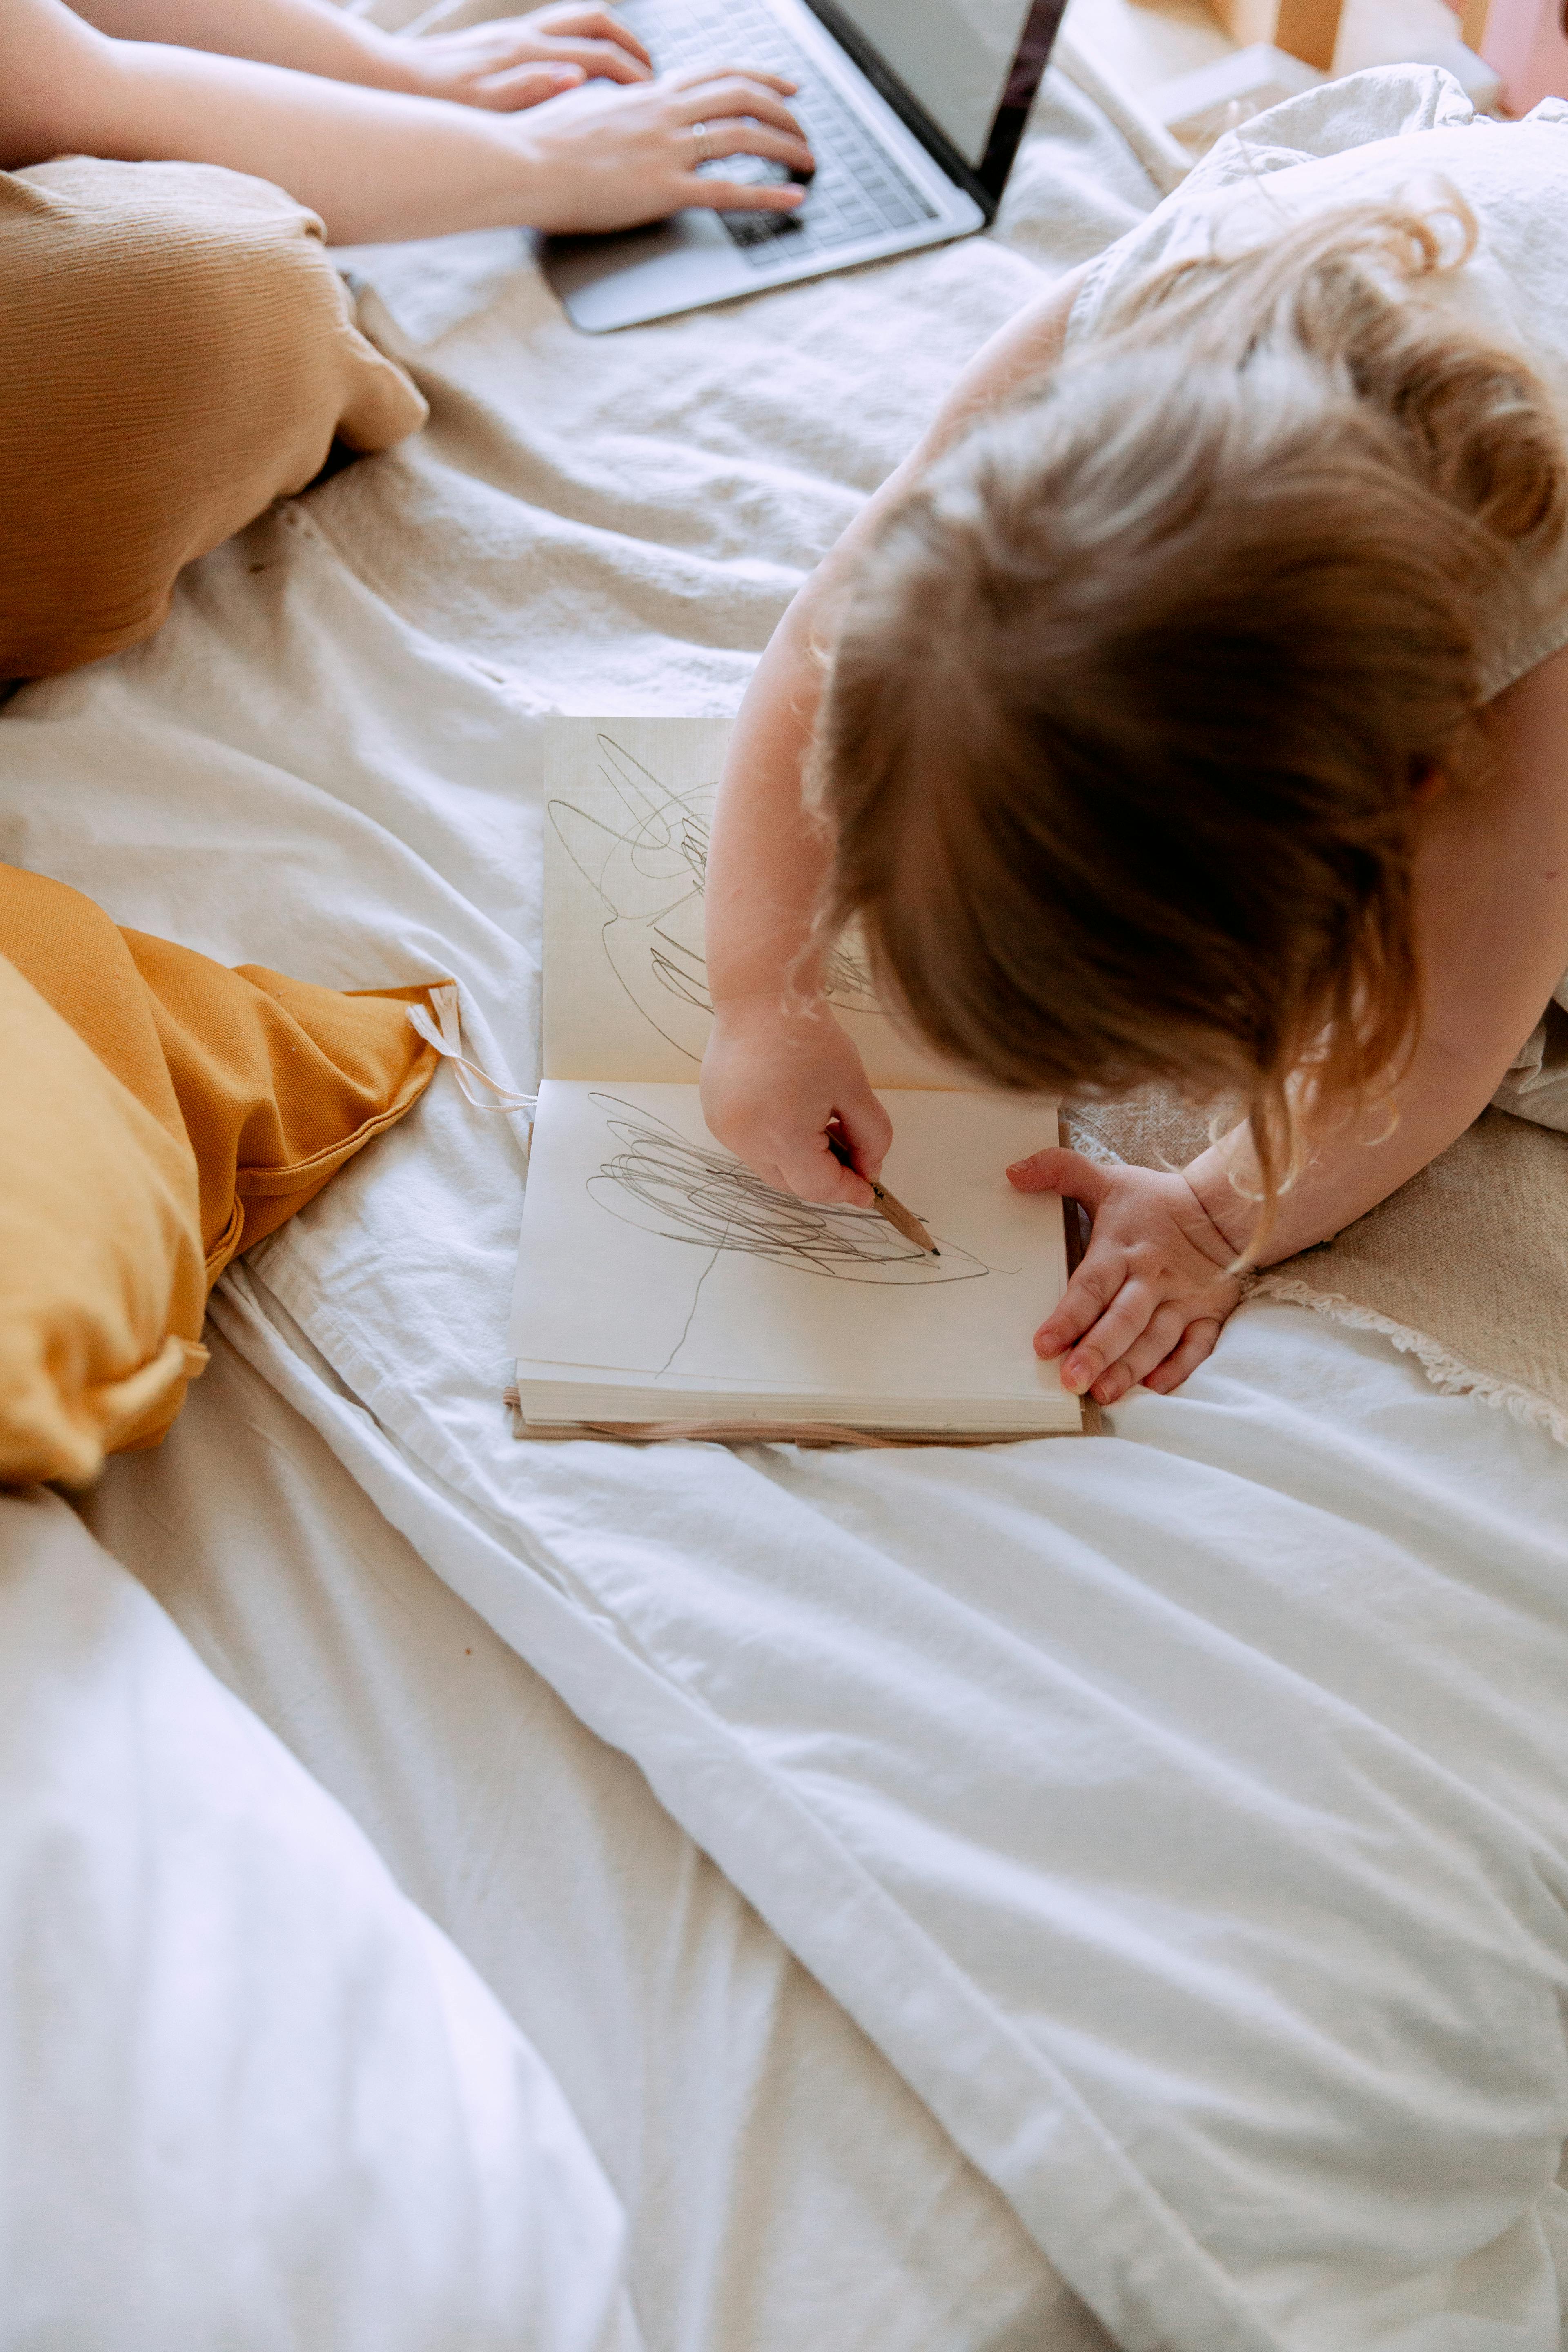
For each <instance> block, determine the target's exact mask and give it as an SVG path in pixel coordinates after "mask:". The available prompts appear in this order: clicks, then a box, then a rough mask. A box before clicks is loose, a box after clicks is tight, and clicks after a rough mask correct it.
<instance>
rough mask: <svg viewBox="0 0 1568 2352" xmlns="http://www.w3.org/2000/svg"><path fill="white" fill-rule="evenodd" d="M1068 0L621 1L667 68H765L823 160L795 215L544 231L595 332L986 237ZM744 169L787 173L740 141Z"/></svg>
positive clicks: (553, 259)
mask: <svg viewBox="0 0 1568 2352" xmlns="http://www.w3.org/2000/svg"><path fill="white" fill-rule="evenodd" d="M1065 7H1066V0H619V5H618V6H617V10H616V13H617V15H619V16H622V17H623V18H624V19H625V21H626V24H628V25H629V26H631V27H632V29H633V30H634V31H635V32H636V33H637V34H638V35H639V37H641V38H642V39H643V40H644V41H645V42H646V43H647V48H648V52H649V54H650V55H651V57H652V58H653V61H654V64H655V66H656V68H658V70H659V71H661V72H663V71H666V70H668V68H672V67H680V66H701V65H735V64H741V65H749V66H761V67H765V68H769V69H770V70H771V71H773V72H774V73H778V74H783V75H786V76H787V77H788V78H789V79H790V80H792V81H794V82H795V83H796V84H797V85H798V88H797V94H796V95H795V97H794V98H792V99H791V100H789V101H788V103H789V107H790V110H791V112H792V113H793V114H794V115H795V117H796V119H797V121H799V122H800V124H801V126H802V128H803V129H804V131H805V135H806V138H807V139H808V140H809V142H810V143H811V150H812V153H813V154H814V156H815V157H816V176H815V178H814V179H813V180H812V182H811V184H810V191H809V193H808V194H807V196H806V199H805V203H804V204H803V205H800V207H799V208H798V210H796V211H795V212H794V213H792V214H788V215H784V214H772V213H712V212H702V211H699V210H690V211H686V212H679V213H677V214H676V215H675V216H674V217H673V219H670V220H668V221H660V222H658V223H657V224H656V225H655V226H652V227H649V228H646V229H633V230H630V231H627V232H625V233H622V234H619V235H616V236H557V237H550V238H547V239H546V240H545V241H544V246H543V253H542V258H543V262H544V268H545V272H546V275H547V276H548V278H550V281H551V283H552V285H553V287H554V288H555V290H556V292H557V293H558V294H559V295H560V297H561V299H562V301H563V303H564V305H565V307H566V311H567V315H568V316H569V317H570V318H571V319H572V320H574V322H575V324H576V325H577V326H579V327H582V328H584V329H585V330H586V331H588V332H589V333H590V334H601V333H603V332H604V331H605V330H606V329H609V328H613V327H631V326H636V325H637V324H638V323H639V322H640V321H641V320H645V319H662V318H668V317H669V316H670V315H671V314H672V313H673V312H676V311H679V310H700V309H702V308H703V307H704V306H705V305H706V304H708V303H710V302H725V301H729V300H731V299H733V298H734V297H735V296H736V295H738V294H753V293H756V292H758V291H759V290H760V289H762V288H763V287H769V286H787V285H789V284H791V283H792V282H793V281H794V280H795V279H796V278H819V277H821V276H822V275H823V274H824V273H825V272H826V271H827V270H831V269H843V268H847V266H848V265H849V264H850V263H851V262H858V261H880V260H883V259H885V258H886V257H888V256H889V254H895V253H911V252H913V251H915V250H916V249H917V248H918V247H921V246H927V245H942V244H944V243H946V242H947V241H948V240H949V239H950V238H952V237H956V236H970V235H971V234H972V233H973V231H974V230H976V229H980V228H984V227H985V226H987V224H988V223H989V222H990V221H991V220H992V219H993V218H994V215H995V212H996V207H997V205H999V203H1000V202H1001V198H1002V191H1003V189H1004V187H1005V185H1006V182H1007V174H1008V173H1009V172H1010V171H1011V170H1012V168H1013V159H1014V157H1015V156H1016V153H1017V152H1018V142H1019V141H1020V139H1021V138H1022V136H1023V131H1024V123H1025V121H1026V117H1027V115H1028V111H1029V109H1030V107H1031V106H1032V104H1033V103H1034V99H1035V93H1036V91H1037V89H1038V88H1039V84H1040V78H1041V76H1042V74H1043V73H1044V72H1045V69H1046V62H1047V58H1049V56H1050V52H1051V45H1052V43H1053V41H1054V40H1055V39H1056V35H1057V26H1058V24H1059V23H1060V21H1061V17H1062V15H1063V13H1064V10H1065ZM704 169H705V170H706V171H707V172H708V173H710V174H718V175H721V176H723V177H725V178H728V179H750V180H763V179H767V180H783V179H785V178H787V177H788V176H789V174H788V173H786V172H785V170H784V166H783V165H782V164H778V163H773V162H771V161H767V160H764V159H763V158H762V157H757V156H752V157H747V156H742V155H734V156H730V157H727V158H725V159H724V160H723V161H721V162H717V163H710V164H708V165H706V166H705V167H704Z"/></svg>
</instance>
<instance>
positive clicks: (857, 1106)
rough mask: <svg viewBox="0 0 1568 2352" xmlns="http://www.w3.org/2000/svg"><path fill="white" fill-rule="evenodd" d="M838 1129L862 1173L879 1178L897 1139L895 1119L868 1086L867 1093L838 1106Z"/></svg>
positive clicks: (835, 1114)
mask: <svg viewBox="0 0 1568 2352" xmlns="http://www.w3.org/2000/svg"><path fill="white" fill-rule="evenodd" d="M834 1118H835V1120H836V1123H837V1128H838V1132H839V1134H840V1136H841V1137H842V1138H843V1139H844V1141H845V1143H846V1144H847V1146H848V1148H849V1156H850V1158H851V1159H852V1160H854V1162H855V1165H856V1167H857V1168H858V1171H860V1173H861V1175H862V1176H869V1177H872V1178H876V1177H878V1176H879V1175H880V1174H881V1172H882V1162H883V1160H886V1158H887V1156H888V1152H889V1148H890V1146H891V1144H892V1140H893V1122H892V1120H891V1119H890V1118H889V1117H888V1114H887V1112H886V1111H885V1110H884V1109H883V1108H882V1106H881V1104H880V1103H879V1101H878V1099H877V1097H876V1096H875V1095H874V1094H873V1093H872V1092H871V1089H870V1087H867V1088H866V1090H865V1093H864V1094H863V1095H859V1096H857V1097H852V1098H851V1099H850V1100H849V1101H848V1102H847V1103H840V1104H837V1106H836V1107H835V1111H834Z"/></svg>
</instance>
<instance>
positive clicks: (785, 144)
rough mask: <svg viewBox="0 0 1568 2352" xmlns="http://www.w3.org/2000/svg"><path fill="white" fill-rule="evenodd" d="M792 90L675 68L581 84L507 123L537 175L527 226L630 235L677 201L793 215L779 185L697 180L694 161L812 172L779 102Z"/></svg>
mask: <svg viewBox="0 0 1568 2352" xmlns="http://www.w3.org/2000/svg"><path fill="white" fill-rule="evenodd" d="M794 88H795V85H794V83H793V82H789V81H785V80H784V79H782V78H781V77H780V76H779V75H777V74H771V73H760V72H748V71H747V70H745V69H744V68H741V67H729V66H724V67H717V68H702V67H686V68H682V69H681V70H680V71H679V72H676V73H671V74H665V75H662V76H661V77H660V79H658V80H657V81H651V82H644V83H642V84H641V85H640V86H637V87H632V88H616V87H613V86H611V85H608V84H605V83H603V82H589V83H587V84H586V85H585V86H584V87H583V88H581V89H572V90H568V91H567V92H566V93H565V94H564V96H563V97H561V98H555V99H552V100H550V101H549V103H548V104H547V105H544V106H540V107H537V108H535V109H533V110H531V112H530V113H529V114H528V115H526V116H525V117H523V118H521V120H520V121H519V122H518V124H517V135H518V138H519V140H520V141H521V142H526V145H527V147H528V149H529V151H530V154H531V161H532V163H533V164H534V166H535V168H536V170H537V174H538V179H537V187H538V193H537V194H532V195H531V199H530V203H529V209H528V213H527V218H528V219H529V220H530V221H531V223H532V225H533V226H535V227H536V228H543V229H559V230H574V229H612V228H630V227H633V226H636V225H637V224H638V223H640V222H643V221H651V220H663V219H664V218H665V217H666V216H667V215H668V214H670V213H675V212H679V211H680V210H681V208H682V206H683V205H708V206H710V208H712V209H713V210H715V211H720V212H773V213H788V212H793V211H794V210H795V206H796V205H799V204H800V202H801V201H802V198H803V197H804V195H805V189H804V188H801V187H799V186H795V185H793V184H787V183H785V184H771V185H770V184H766V183H762V184H758V183H753V182H750V181H741V180H729V179H723V178H720V177H717V176H715V177H711V178H710V177H706V176H700V174H699V173H698V169H697V167H698V165H699V164H700V163H711V162H716V161H718V160H719V159H720V158H721V157H723V156H728V155H761V156H764V157H766V158H768V159H769V160H770V161H771V162H773V163H782V164H784V166H785V168H786V169H787V170H789V171H792V172H800V173H806V174H809V173H811V172H812V170H813V169H814V168H815V167H814V164H813V159H812V153H811V150H810V148H809V147H808V146H807V145H806V143H805V139H804V138H803V137H802V135H801V130H800V125H799V124H798V123H797V122H796V121H795V117H794V115H793V114H791V113H790V111H789V110H788V108H787V107H786V106H785V105H784V100H785V99H786V98H787V97H789V96H790V95H791V93H792V92H793V90H794Z"/></svg>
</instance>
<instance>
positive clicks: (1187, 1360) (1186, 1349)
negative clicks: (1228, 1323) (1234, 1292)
mask: <svg viewBox="0 0 1568 2352" xmlns="http://www.w3.org/2000/svg"><path fill="white" fill-rule="evenodd" d="M1219 1335H1220V1324H1219V1320H1218V1318H1217V1317H1215V1316H1213V1315H1200V1316H1199V1318H1198V1319H1197V1321H1196V1322H1195V1323H1189V1324H1188V1326H1187V1328H1186V1330H1185V1332H1184V1335H1183V1339H1182V1343H1181V1346H1180V1347H1179V1348H1173V1349H1172V1350H1171V1352H1170V1354H1169V1355H1168V1356H1167V1357H1166V1359H1165V1360H1164V1362H1163V1364H1158V1365H1156V1367H1155V1369H1154V1370H1152V1372H1147V1373H1145V1374H1144V1378H1143V1385H1144V1387H1145V1388H1146V1389H1152V1391H1153V1392H1154V1394H1155V1395H1156V1396H1169V1395H1170V1393H1171V1391H1172V1390H1173V1389H1179V1388H1180V1387H1181V1385H1182V1382H1183V1381H1184V1380H1185V1379H1186V1378H1187V1376H1188V1374H1189V1373H1192V1372H1195V1371H1196V1370H1197V1368H1198V1366H1199V1365H1200V1364H1201V1363H1202V1362H1203V1360H1204V1359H1205V1356H1211V1355H1212V1354H1213V1353H1214V1349H1215V1341H1216V1340H1217V1339H1218V1338H1219Z"/></svg>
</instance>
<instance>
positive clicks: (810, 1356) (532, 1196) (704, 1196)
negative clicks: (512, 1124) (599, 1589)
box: [511, 1080, 1079, 1427]
mask: <svg viewBox="0 0 1568 2352" xmlns="http://www.w3.org/2000/svg"><path fill="white" fill-rule="evenodd" d="M886 1100H887V1107H888V1108H889V1112H890V1113H891V1115H892V1118H893V1122H894V1129H895V1141H894V1144H893V1149H892V1151H891V1152H890V1154H889V1160H888V1165H887V1168H886V1170H885V1171H884V1173H885V1177H886V1181H887V1182H888V1183H889V1186H890V1187H891V1189H892V1190H893V1191H894V1192H896V1193H897V1194H898V1195H899V1197H900V1199H901V1200H903V1201H904V1202H906V1203H907V1205H908V1206H909V1207H910V1208H911V1209H913V1210H914V1211H915V1213H916V1214H917V1215H919V1216H921V1217H922V1218H923V1219H924V1220H925V1222H926V1223H927V1225H928V1227H929V1228H930V1230H931V1234H932V1237H933V1239H934V1240H935V1241H936V1243H937V1244H938V1247H939V1249H940V1251H941V1255H940V1257H936V1258H933V1257H931V1256H930V1255H927V1254H926V1253H925V1252H923V1251H921V1250H920V1249H918V1248H917V1247H915V1246H914V1245H913V1244H910V1243H908V1242H906V1241H904V1240H903V1239H902V1238H901V1237H900V1235H899V1234H896V1233H895V1232H894V1231H893V1230H892V1228H891V1227H890V1226H889V1225H888V1224H887V1223H886V1222H885V1221H884V1220H883V1219H882V1218H881V1217H879V1216H878V1215H877V1214H876V1213H875V1212H872V1211H864V1210H845V1209H823V1208H820V1207H816V1206H814V1205H813V1204H811V1203H809V1202H800V1201H796V1200H795V1199H793V1198H792V1197H791V1196H789V1195H785V1194H782V1193H778V1192H773V1191H772V1190H771V1188H769V1187H768V1186H766V1185H763V1183H761V1181H760V1180H758V1179H756V1178H755V1177H753V1176H752V1175H751V1174H750V1172H749V1171H746V1170H745V1169H743V1168H742V1166H741V1164H740V1163H739V1162H738V1161H736V1160H734V1159H733V1158H732V1157H731V1154H729V1153H728V1152H726V1151H723V1150H721V1147H720V1146H719V1145H717V1144H716V1143H715V1142H714V1141H713V1139H712V1138H711V1137H710V1135H709V1133H708V1130H707V1129H706V1127H705V1126H704V1124H703V1121H702V1114H701V1108H700V1102H699V1099H698V1095H697V1090H696V1088H695V1087H673V1086H664V1085H655V1086H646V1085H639V1084H636V1083H632V1082H626V1081H622V1082H619V1083H614V1082H611V1083H607V1084H605V1085H595V1084H584V1083H572V1082H563V1081H560V1080H547V1081H546V1082H545V1084H544V1086H543V1087H542V1090H541V1095H540V1103H539V1116H538V1121H537V1125H536V1129H535V1139H534V1144H533V1150H532V1154H531V1160H530V1166H529V1176H528V1190H527V1195H526V1201H525V1205H524V1215H523V1230H522V1247H521V1257H520V1262H519V1276H518V1286H517V1291H516V1295H515V1299H514V1305H513V1315H512V1328H511V1342H512V1346H513V1349H515V1352H516V1356H517V1368H518V1381H519V1386H520V1389H521V1390H522V1391H524V1405H525V1410H527V1409H528V1395H527V1391H528V1389H529V1387H530V1384H531V1383H536V1382H542V1381H567V1382H571V1381H577V1382H580V1383H583V1384H584V1385H585V1386H586V1387H589V1388H592V1389H593V1390H594V1391H595V1402H594V1404H593V1405H592V1407H591V1409H588V1410H586V1411H585V1414H584V1417H595V1416H609V1415H611V1414H612V1413H613V1412H616V1411H619V1410H621V1409H622V1408H621V1407H618V1406H612V1405H611V1404H609V1403H606V1402H605V1399H604V1397H603V1395H602V1394H600V1393H599V1392H600V1391H605V1390H608V1389H610V1388H613V1387H616V1386H617V1385H618V1386H619V1387H621V1388H624V1389H626V1390H628V1391H636V1392H637V1399H636V1409H640V1411H641V1412H644V1413H646V1414H647V1417H649V1418H652V1419H658V1418H659V1417H660V1415H661V1413H665V1412H670V1413H673V1412H679V1410H680V1409H682V1407H683V1406H687V1407H689V1405H690V1403H691V1402H693V1401H694V1400H696V1399H698V1398H707V1399H721V1398H723V1397H725V1396H728V1395H732V1396H736V1397H740V1396H744V1397H745V1398H747V1399H748V1400H750V1401H751V1402H752V1404H753V1405H762V1406H764V1407H765V1406H766V1404H767V1403H768V1402H769V1401H776V1403H777V1406H778V1409H779V1412H780V1413H781V1415H787V1414H788V1412H791V1411H792V1410H795V1409H797V1408H805V1406H807V1405H812V1406H814V1407H815V1408H816V1410H817V1411H819V1412H822V1413H823V1414H824V1416H825V1417H826V1418H830V1419H837V1418H846V1419H849V1420H854V1419H856V1418H857V1417H860V1418H865V1417H867V1415H868V1413H870V1414H871V1417H881V1416H883V1415H890V1416H891V1417H892V1418H893V1419H895V1420H897V1419H900V1418H901V1419H902V1420H904V1421H905V1422H907V1423H934V1424H937V1425H942V1424H945V1423H950V1422H953V1421H955V1420H956V1421H959V1422H962V1421H965V1420H966V1421H968V1422H970V1423H972V1424H973V1425H978V1424H981V1423H984V1422H985V1420H986V1419H987V1416H988V1415H990V1416H993V1417H994V1414H995V1413H996V1412H998V1411H999V1410H1000V1411H1001V1412H1002V1413H1003V1417H1004V1418H1005V1419H1006V1420H1008V1421H1009V1422H1011V1421H1012V1420H1013V1419H1015V1418H1016V1416H1017V1415H1018V1414H1020V1413H1021V1414H1023V1415H1024V1417H1025V1418H1026V1422H1027V1423H1028V1424H1029V1425H1031V1426H1040V1427H1048V1426H1051V1425H1052V1423H1053V1419H1054V1420H1055V1423H1056V1425H1058V1426H1060V1425H1072V1426H1077V1424H1078V1421H1079V1409H1078V1404H1077V1401H1076V1399H1068V1398H1066V1397H1064V1396H1063V1394H1062V1391H1061V1384H1060V1380H1059V1377H1058V1370H1057V1367H1056V1366H1055V1365H1054V1364H1050V1365H1047V1364H1042V1363H1041V1362H1040V1361H1039V1360H1038V1359H1037V1357H1036V1356H1035V1354H1034V1352H1033V1349H1032V1348H1031V1345H1030V1338H1031V1334H1032V1333H1033V1331H1034V1330H1035V1328H1036V1326H1037V1324H1038V1322H1039V1321H1040V1320H1041V1319H1042V1318H1043V1317H1044V1316H1045V1315H1046V1314H1047V1312H1048V1311H1049V1309H1050V1307H1052V1306H1053V1305H1054V1304H1055V1302H1056V1300H1057V1299H1058V1297H1060V1295H1061V1291H1062V1288H1063V1286H1064V1284H1065V1281H1066V1274H1067V1268H1066V1259H1065V1251H1064V1245H1063V1234H1062V1218H1061V1209H1060V1203H1059V1202H1058V1201H1056V1200H1055V1199H1054V1198H1051V1197H1049V1196H1046V1195H1040V1194H1035V1195H1026V1194H1022V1193H1018V1192H1015V1191H1014V1190H1013V1189H1012V1187H1011V1186H1010V1185H1009V1184H1008V1183H1007V1181H1006V1178H1005V1172H1004V1171H1005V1168H1006V1165H1007V1163H1008V1161H1009V1160H1016V1159H1018V1158H1020V1157H1022V1156H1023V1155H1024V1154H1025V1153H1026V1152H1028V1151H1031V1150H1038V1149H1039V1148H1040V1146H1041V1145H1042V1144H1044V1143H1048V1142H1051V1141H1053V1140H1054V1139H1055V1135H1056V1115H1055V1110H1054V1108H1050V1107H1042V1106H1041V1105H1039V1104H1037V1103H1029V1102H1027V1101H1021V1100H1019V1099H1016V1098H1013V1097H1008V1098H1001V1097H994V1096H972V1095H954V1094H940V1093H935V1092H929V1091H921V1092H910V1093H905V1094H901V1095H900V1094H893V1095H889V1096H888V1097H886ZM624 1409H625V1410H626V1412H627V1413H628V1415H630V1414H631V1412H633V1411H634V1404H633V1403H626V1406H625V1408H624Z"/></svg>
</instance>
